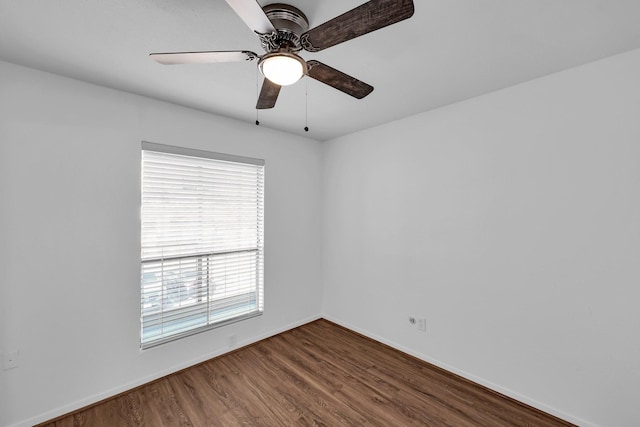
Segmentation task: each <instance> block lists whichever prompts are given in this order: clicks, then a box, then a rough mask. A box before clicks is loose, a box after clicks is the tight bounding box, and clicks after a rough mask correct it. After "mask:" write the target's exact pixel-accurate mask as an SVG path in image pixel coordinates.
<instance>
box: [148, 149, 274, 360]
mask: <svg viewBox="0 0 640 427" xmlns="http://www.w3.org/2000/svg"><path fill="white" fill-rule="evenodd" d="M263 222H264V161H263V160H258V159H251V158H245V157H236V156H229V155H225V154H218V153H209V152H203V151H199V150H189V149H184V148H178V147H171V146H166V145H160V144H153V143H148V142H143V144H142V233H141V234H142V236H141V238H142V254H141V255H142V257H141V258H142V268H141V324H142V333H141V344H142V348H147V347H151V346H153V345H157V344H160V343H162V342H165V341H169V340H172V339H175V338H178V337H181V336H185V335H190V334H192V333H195V332H199V331H200V330H203V329H209V328H211V327H216V326H220V325H222V324H226V323H229V322H232V321H236V320H240V319H244V318H247V317H252V316H255V315H259V314H261V313H262V311H263V286H264V280H263V270H264V261H263V259H264V253H263V252H264V250H263V227H264V225H263Z"/></svg>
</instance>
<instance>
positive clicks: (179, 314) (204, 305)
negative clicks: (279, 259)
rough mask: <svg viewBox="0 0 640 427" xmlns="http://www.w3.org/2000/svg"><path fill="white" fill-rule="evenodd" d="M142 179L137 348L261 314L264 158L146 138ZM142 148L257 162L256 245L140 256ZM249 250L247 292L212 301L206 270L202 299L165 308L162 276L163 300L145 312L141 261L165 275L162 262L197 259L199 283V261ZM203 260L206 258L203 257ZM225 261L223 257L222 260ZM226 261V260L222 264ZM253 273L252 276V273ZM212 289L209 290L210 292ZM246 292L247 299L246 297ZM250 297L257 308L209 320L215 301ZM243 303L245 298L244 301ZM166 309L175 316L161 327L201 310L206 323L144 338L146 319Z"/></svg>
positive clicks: (230, 304)
mask: <svg viewBox="0 0 640 427" xmlns="http://www.w3.org/2000/svg"><path fill="white" fill-rule="evenodd" d="M141 148H142V149H141V183H140V189H141V195H140V200H141V217H140V230H141V231H140V232H141V251H140V254H141V255H140V256H141V258H140V263H141V264H140V271H141V274H140V282H139V285H140V348H141V349H142V350H145V349H148V348H151V347H155V346H158V345H161V344H164V343H166V342H170V341H174V340H177V339H180V338H183V337H186V336H190V335H194V334H197V333H200V332H203V331H206V330H210V329H215V328H219V327H222V326H225V325H228V324H231V323H235V322H239V321H242V320H245V319H249V318H253V317H257V316H261V315H262V314H263V312H264V165H265V161H264V160H263V159H256V158H251V157H244V156H236V155H230V154H224V153H216V152H210V151H204V150H197V149H191V148H185V147H176V146H171V145H164V144H158V143H153V142H148V141H142V147H141ZM145 151H152V152H158V153H163V154H169V155H177V156H187V157H193V158H199V159H209V160H213V161H221V162H227V163H240V164H243V165H253V166H256V167H258V168H260V169H256V170H257V171H259V172H258V178H256V180H257V181H256V182H257V185H258V187H257V188H256V198H257V199H256V200H257V201H258V203H257V209H258V210H257V214H256V221H257V222H256V228H257V231H256V232H257V242H256V246H255V247H250V248H236V249H231V250H223V251H207V252H204V253H191V254H187V255H176V256H167V257H162V256H161V257H160V258H151V259H145V257H144V256H143V250H144V248H143V246H142V245H143V238H142V237H143V225H144V223H143V221H144V217H143V209H144V205H143V202H144V198H143V197H144V190H145V188H144V176H143V173H144V155H143V153H144V152H145ZM249 253H251V254H252V255H250V257H249V258H248V259H249V260H251V259H252V258H251V257H255V263H256V265H255V270H254V271H255V273H254V274H255V280H256V283H255V286H254V287H251V288H250V289H249V290H248V292H245V293H241V294H238V295H231V296H225V297H223V298H217V299H215V302H213V301H214V300H213V298H212V297H211V296H210V295H212V294H213V292H214V291H213V290H212V289H213V287H214V286H215V284H214V282H213V278H212V277H209V273H207V280H206V291H207V292H206V296H205V298H206V299H205V300H204V301H202V300H200V298H202V295H198V297H197V301H196V302H195V304H192V305H188V306H185V307H182V306H178V307H170V308H169V309H167V310H165V309H164V304H165V301H164V293H165V291H164V288H165V286H166V285H165V282H164V277H162V278H161V284H160V287H161V292H162V298H163V299H162V301H161V307H162V308H161V309H160V311H158V312H152V313H147V314H145V313H144V311H145V307H144V304H145V300H144V297H145V295H146V293H145V289H144V287H145V278H144V274H145V268H144V265H145V264H147V263H160V265H161V269H162V270H161V271H163V273H162V274H163V275H164V262H165V261H167V262H173V261H175V260H178V262H180V260H181V259H194V258H195V259H197V260H196V261H195V265H196V266H197V267H196V271H198V273H197V275H198V276H197V279H196V280H197V282H198V283H200V284H201V286H203V285H202V271H201V270H199V269H200V268H201V265H202V263H203V262H207V263H208V264H207V265H213V262H214V257H216V256H223V257H226V256H227V255H232V256H233V255H238V257H240V256H244V255H245V254H249ZM205 260H206V261H205ZM224 262H225V261H223V263H224ZM225 265H226V264H225ZM178 268H179V269H181V268H182V267H178ZM252 277H253V276H252ZM179 280H181V282H179V283H180V284H181V285H182V284H183V283H184V282H182V280H183V279H179ZM210 293H211V294H210ZM247 296H249V297H248V299H247ZM240 300H242V301H249V302H250V304H255V307H256V309H255V310H253V311H250V312H245V313H242V314H238V315H235V316H231V317H224V318H222V319H221V320H211V319H212V318H214V319H215V317H216V316H215V315H212V314H211V313H213V312H215V309H213V308H212V306H214V305H218V304H220V302H221V301H226V304H222V305H221V307H218V308H217V310H218V311H223V310H225V309H232V307H233V305H234V304H233V301H236V303H237V302H238V301H240ZM245 304H246V302H245ZM167 313H170V315H171V316H167V317H174V316H175V319H174V320H164V319H163V320H162V322H161V325H162V327H164V326H165V325H167V326H171V325H172V324H173V323H175V324H179V323H180V322H187V323H188V320H189V319H188V317H189V316H190V315H191V316H198V315H199V314H198V313H200V315H201V314H202V313H205V314H204V315H205V316H206V319H207V322H206V324H203V325H199V326H196V327H192V328H190V329H188V330H183V331H181V332H177V333H169V334H168V335H166V336H162V337H160V338H155V339H147V340H146V341H145V334H144V333H145V331H144V328H145V321H148V320H149V319H151V318H154V317H159V318H164V317H165V316H166V314H167Z"/></svg>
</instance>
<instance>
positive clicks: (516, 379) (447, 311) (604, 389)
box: [323, 50, 640, 427]
mask: <svg viewBox="0 0 640 427" xmlns="http://www.w3.org/2000/svg"><path fill="white" fill-rule="evenodd" d="M323 150H324V155H325V159H324V187H323V188H324V201H323V209H324V226H323V229H324V233H323V236H324V241H323V274H324V305H323V310H324V314H325V317H327V318H328V319H331V320H334V321H337V322H338V323H341V324H343V325H345V326H348V327H350V328H352V329H355V330H357V331H360V332H362V333H364V334H366V335H369V336H372V337H375V338H377V339H380V340H382V341H384V342H387V343H390V344H392V345H394V346H395V347H398V348H401V349H404V350H406V351H408V352H410V353H413V354H414V355H418V356H420V357H422V358H424V359H427V360H431V361H435V362H436V363H437V364H440V365H441V366H445V367H448V368H450V369H452V370H454V371H456V372H459V373H462V374H464V375H465V376H467V377H469V378H471V379H474V380H476V381H479V382H481V383H484V384H488V385H491V386H492V387H493V388H496V389H498V390H500V391H502V392H505V393H506V394H509V395H511V396H516V397H518V398H520V399H522V400H524V401H526V402H529V403H532V404H534V405H535V406H538V407H540V408H542V409H545V410H547V411H550V412H552V413H555V414H558V415H561V416H563V417H565V418H568V419H570V420H573V421H576V422H579V423H581V424H585V425H587V424H592V425H602V426H618V427H620V426H637V425H640V406H639V405H638V402H640V339H639V337H640V309H639V304H640V50H638V51H633V52H630V53H627V54H624V55H620V56H616V57H612V58H609V59H606V60H604V61H600V62H597V63H593V64H588V65H586V66H583V67H580V68H576V69H572V70H568V71H565V72H561V73H558V74H554V75H551V76H547V77H545V78H542V79H539V80H535V81H532V82H528V83H526V84H522V85H519V86H516V87H512V88H509V89H506V90H503V91H500V92H496V93H492V94H489V95H485V96H482V97H479V98H476V99H472V100H469V101H467V102H463V103H460V104H456V105H451V106H449V107H447V108H443V109H440V110H437V111H432V112H427V113H423V114H419V115H416V116H413V117H409V118H406V119H403V120H399V121H396V122H393V123H390V124H387V125H383V126H379V127H376V128H374V129H370V130H366V131H362V132H359V133H356V134H352V135H349V136H345V137H342V138H338V139H335V140H333V141H330V142H329V143H327V144H326V145H325V146H324V147H323ZM410 315H414V316H424V317H426V318H427V322H428V323H427V328H428V329H427V332H426V333H423V332H419V331H417V330H416V329H414V328H413V327H411V326H410V324H409V322H408V317H409V316H410Z"/></svg>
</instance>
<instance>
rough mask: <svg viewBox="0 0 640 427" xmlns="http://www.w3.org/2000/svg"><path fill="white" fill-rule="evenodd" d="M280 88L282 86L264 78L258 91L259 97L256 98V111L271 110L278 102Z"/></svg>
mask: <svg viewBox="0 0 640 427" xmlns="http://www.w3.org/2000/svg"><path fill="white" fill-rule="evenodd" d="M281 87H282V86H280V85H277V84H275V83H273V82H272V81H271V80H269V79H267V78H265V79H264V81H263V82H262V89H260V96H259V97H258V103H257V104H256V109H258V110H266V109H267V108H273V107H274V106H275V105H276V101H277V100H278V94H279V93H280V88H281Z"/></svg>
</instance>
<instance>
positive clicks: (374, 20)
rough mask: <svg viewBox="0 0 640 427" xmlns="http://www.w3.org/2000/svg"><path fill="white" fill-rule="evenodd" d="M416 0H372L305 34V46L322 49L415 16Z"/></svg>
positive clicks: (302, 39) (303, 38)
mask: <svg viewBox="0 0 640 427" xmlns="http://www.w3.org/2000/svg"><path fill="white" fill-rule="evenodd" d="M413 10H414V8H413V1H412V0H371V1H369V2H367V3H365V4H363V5H361V6H358V7H356V8H355V9H351V10H350V11H348V12H345V13H343V14H342V15H340V16H337V17H335V18H333V19H331V20H329V21H327V22H325V23H324V24H321V25H319V26H317V27H315V28H312V29H311V30H309V31H307V32H306V33H304V34H302V36H301V42H302V47H303V48H304V49H305V50H307V51H309V52H318V51H320V50H323V49H326V48H328V47H331V46H335V45H337V44H339V43H342V42H346V41H347V40H351V39H355V38H356V37H360V36H362V35H364V34H367V33H370V32H372V31H375V30H379V29H380V28H384V27H386V26H388V25H391V24H395V23H396V22H400V21H403V20H405V19H407V18H410V17H411V16H412V15H413Z"/></svg>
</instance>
